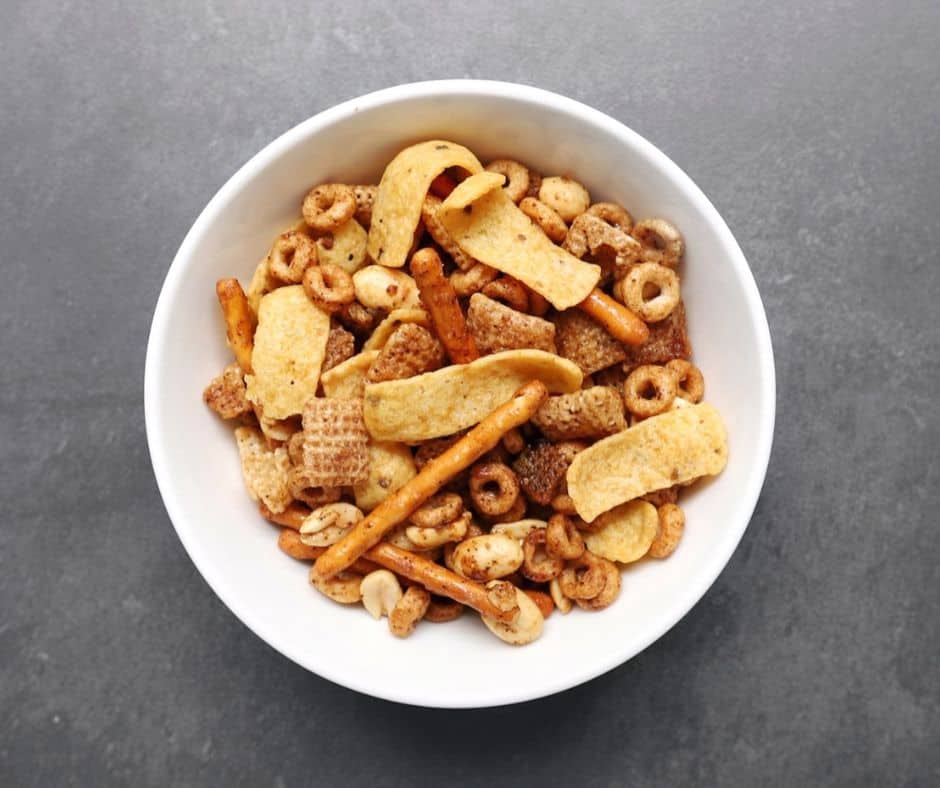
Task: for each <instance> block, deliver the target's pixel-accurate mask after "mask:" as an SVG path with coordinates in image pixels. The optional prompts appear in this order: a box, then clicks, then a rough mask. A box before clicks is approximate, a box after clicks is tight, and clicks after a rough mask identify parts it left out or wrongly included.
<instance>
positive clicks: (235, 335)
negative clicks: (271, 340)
mask: <svg viewBox="0 0 940 788" xmlns="http://www.w3.org/2000/svg"><path fill="white" fill-rule="evenodd" d="M215 293H216V296H217V298H218V300H219V306H220V307H222V316H223V317H224V318H225V335H226V338H227V339H228V345H229V347H230V348H231V349H232V352H233V353H234V354H235V360H236V361H237V362H238V366H240V367H241V368H242V372H244V373H246V374H248V373H250V372H251V371H252V356H253V354H254V334H255V322H256V321H255V314H254V312H252V309H251V304H249V303H248V297H247V296H246V295H245V291H244V290H242V286H241V285H240V284H239V282H238V280H237V279H220V280H219V281H218V282H216V283H215Z"/></svg>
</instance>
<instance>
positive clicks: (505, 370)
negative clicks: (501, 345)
mask: <svg viewBox="0 0 940 788" xmlns="http://www.w3.org/2000/svg"><path fill="white" fill-rule="evenodd" d="M581 379H582V376H581V370H579V369H578V368H577V366H575V365H574V364H572V363H571V362H570V361H566V360H565V359H563V358H560V357H559V356H556V355H554V354H553V353H546V352H545V351H543V350H528V349H527V350H507V351H505V352H503V353H494V354H493V355H490V356H484V357H483V358H479V359H477V360H476V361H472V362H471V363H469V364H454V365H452V366H449V367H444V368H443V369H439V370H436V371H434V372H426V373H425V374H423V375H416V376H415V377H411V378H405V379H404V380H388V381H385V382H383V383H374V384H370V385H367V386H366V389H365V403H364V407H363V417H364V418H365V422H366V428H367V429H368V430H369V433H370V434H371V435H372V437H373V439H375V440H396V441H404V442H405V443H415V442H417V441H423V440H427V439H429V438H438V437H440V436H442V435H453V434H454V433H455V432H459V431H460V430H463V429H466V428H467V427H471V426H473V425H474V424H476V423H477V422H479V421H481V420H483V419H484V418H485V417H486V416H487V415H488V414H489V413H491V412H492V411H493V410H495V409H496V408H497V407H498V406H499V405H501V404H502V403H504V402H506V400H508V399H510V397H512V395H513V393H514V392H515V391H516V390H517V389H518V388H519V387H520V386H522V385H523V384H525V383H527V382H528V381H530V380H541V381H542V382H543V383H544V384H545V385H546V386H547V387H548V390H549V391H550V392H553V393H569V392H572V391H577V390H578V389H579V388H580V387H581Z"/></svg>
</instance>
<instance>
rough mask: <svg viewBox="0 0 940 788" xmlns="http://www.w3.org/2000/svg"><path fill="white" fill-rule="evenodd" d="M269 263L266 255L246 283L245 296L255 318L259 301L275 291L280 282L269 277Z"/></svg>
mask: <svg viewBox="0 0 940 788" xmlns="http://www.w3.org/2000/svg"><path fill="white" fill-rule="evenodd" d="M269 263H270V261H269V260H268V257H267V255H265V256H264V258H262V260H261V262H260V263H258V267H257V268H255V272H254V273H253V274H252V275H251V281H250V282H249V283H248V292H247V293H246V294H245V295H246V296H247V297H248V303H249V304H250V305H251V310H252V311H253V312H254V313H255V316H257V315H258V308H259V307H260V306H261V299H262V298H264V296H266V295H267V294H268V293H270V292H271V291H272V290H276V289H277V286H278V285H279V284H280V282H278V281H277V280H276V279H275V278H274V277H273V276H271V269H270V265H269Z"/></svg>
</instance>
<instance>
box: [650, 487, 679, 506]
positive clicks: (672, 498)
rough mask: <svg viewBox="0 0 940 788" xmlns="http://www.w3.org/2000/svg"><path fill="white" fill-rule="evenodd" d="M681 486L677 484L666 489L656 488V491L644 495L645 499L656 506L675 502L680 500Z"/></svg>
mask: <svg viewBox="0 0 940 788" xmlns="http://www.w3.org/2000/svg"><path fill="white" fill-rule="evenodd" d="M679 487H680V485H678V484H676V485H674V486H672V487H667V488H666V489H664V490H656V492H651V493H647V494H646V495H644V496H643V500H644V501H649V502H650V503H651V504H653V506H655V507H656V508H659V507H660V506H662V505H663V504H666V503H675V502H676V501H678V500H679Z"/></svg>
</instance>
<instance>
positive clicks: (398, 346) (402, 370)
mask: <svg viewBox="0 0 940 788" xmlns="http://www.w3.org/2000/svg"><path fill="white" fill-rule="evenodd" d="M444 361H445V357H444V346H443V345H442V344H441V343H440V341H438V339H437V337H435V336H434V335H433V334H432V333H431V332H430V331H428V330H427V329H426V328H421V326H418V325H415V324H414V323H403V324H402V325H400V326H399V327H398V328H396V329H395V331H394V333H393V334H392V335H391V336H390V337H389V339H388V342H386V343H385V346H384V347H383V348H382V349H381V350H380V351H379V355H378V356H376V358H375V361H373V362H372V366H370V367H369V371H368V372H367V373H366V382H367V383H381V382H382V381H383V380H402V379H404V378H410V377H414V376H415V375H421V374H422V373H424V372H432V371H434V370H435V369H440V367H441V366H442V365H443V364H444Z"/></svg>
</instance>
